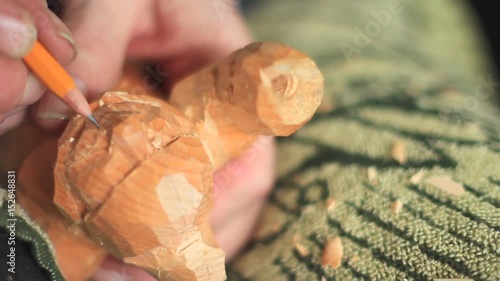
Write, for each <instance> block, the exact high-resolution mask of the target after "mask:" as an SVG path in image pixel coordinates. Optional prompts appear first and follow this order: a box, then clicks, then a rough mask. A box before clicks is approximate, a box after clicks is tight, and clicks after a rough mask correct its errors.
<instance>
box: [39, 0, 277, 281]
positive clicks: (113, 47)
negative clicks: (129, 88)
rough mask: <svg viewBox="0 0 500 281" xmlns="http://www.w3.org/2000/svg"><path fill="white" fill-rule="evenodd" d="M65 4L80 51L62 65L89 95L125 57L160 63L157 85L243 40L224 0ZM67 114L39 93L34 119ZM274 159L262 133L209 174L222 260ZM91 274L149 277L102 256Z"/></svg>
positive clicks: (257, 201) (109, 82) (263, 189)
mask: <svg viewBox="0 0 500 281" xmlns="http://www.w3.org/2000/svg"><path fill="white" fill-rule="evenodd" d="M67 3H68V6H66V7H64V12H63V13H62V19H63V21H64V22H65V23H66V25H67V26H68V28H69V30H71V32H72V35H73V38H74V39H75V42H76V45H77V46H78V56H77V58H76V59H75V60H74V61H73V62H72V63H71V64H70V65H69V66H68V67H67V69H68V71H69V72H70V73H71V74H72V75H73V76H74V77H76V78H78V81H79V86H80V87H82V89H81V90H83V92H84V93H86V94H87V95H88V97H89V99H93V98H94V97H95V96H96V95H98V94H100V93H102V92H104V91H107V90H110V89H111V88H112V87H114V86H115V83H116V81H117V80H118V79H119V78H120V76H121V70H122V67H123V62H124V60H125V59H127V58H135V59H141V60H148V61H152V62H157V63H158V64H157V65H158V66H159V67H158V68H157V65H153V68H152V70H153V71H155V72H156V73H154V74H152V75H153V76H154V77H153V78H154V79H156V80H154V81H151V79H149V80H148V82H149V83H148V84H145V85H144V86H145V87H151V86H152V85H155V84H154V83H152V82H158V84H157V87H161V82H167V83H172V82H173V81H175V80H177V79H178V78H179V77H182V76H184V75H186V74H188V73H189V72H193V71H195V70H197V69H198V68H199V67H201V66H204V65H206V64H208V63H211V62H214V61H215V60H217V59H219V58H222V57H224V56H226V55H227V54H229V53H231V52H232V51H234V50H236V49H238V48H240V47H243V46H245V45H246V44H247V43H249V36H248V33H247V31H246V28H245V26H244V24H243V21H242V20H241V19H240V17H239V15H238V13H237V11H236V10H235V9H236V7H234V4H233V2H231V1H230V0H227V1H226V0H223V1H218V2H217V3H216V4H217V5H214V3H213V1H207V0H182V1H181V0H168V1H167V0H141V1H121V0H72V1H68V2H67ZM221 5H226V6H225V7H226V8H227V10H224V9H222V10H221ZM222 8H223V7H222ZM164 73H168V76H165V75H164ZM158 79H159V80H158ZM162 79H164V80H165V81H162ZM148 90H151V89H148ZM67 112H68V108H67V107H66V106H65V105H64V104H62V103H61V102H60V101H59V100H58V99H56V98H55V97H53V96H44V97H43V98H42V99H41V100H40V101H39V102H38V103H37V104H36V106H35V107H34V108H33V112H32V113H33V115H34V117H35V118H36V121H37V122H38V123H39V124H40V125H42V126H44V127H46V128H53V127H57V126H60V124H61V122H60V121H59V120H54V119H52V117H54V116H56V117H57V116H61V114H62V115H64V114H66V113H67ZM273 161H274V145H273V141H272V138H261V139H259V140H258V141H257V142H256V143H255V145H254V146H252V147H251V148H250V149H249V150H248V151H247V152H246V153H245V154H244V155H243V156H242V157H240V158H239V159H237V160H233V162H231V163H230V168H226V167H223V168H222V169H221V170H219V171H218V172H217V173H216V174H215V176H214V182H215V187H214V189H215V207H214V209H213V211H212V213H211V222H212V228H213V231H214V233H215V236H216V239H217V241H218V242H219V244H220V246H221V248H222V249H223V250H224V251H225V253H226V257H227V259H230V258H231V257H232V256H234V255H235V254H236V253H237V252H238V251H239V250H240V249H241V247H242V246H243V245H244V243H245V241H247V240H248V238H249V235H250V233H251V229H252V227H253V226H254V223H255V221H256V218H257V216H258V214H259V212H260V209H261V207H262V204H263V202H264V200H265V198H266V196H267V193H268V191H269V189H270V188H271V186H272V181H273V173H274V171H273V167H274V162H273ZM228 167H229V166H228ZM120 278H121V279H120ZM127 278H128V279H127ZM93 280H96V281H97V280H99V281H100V280H106V281H109V280H113V281H119V280H140V281H148V280H154V279H153V278H152V277H151V276H150V275H148V274H147V273H146V272H145V271H143V270H142V269H139V268H137V267H133V266H130V265H124V264H123V263H121V262H119V261H117V260H114V259H108V260H107V261H106V262H105V263H104V265H103V267H102V268H101V269H100V270H99V271H98V272H96V274H95V275H94V278H93Z"/></svg>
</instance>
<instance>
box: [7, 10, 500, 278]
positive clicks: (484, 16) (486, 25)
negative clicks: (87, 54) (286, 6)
mask: <svg viewBox="0 0 500 281" xmlns="http://www.w3.org/2000/svg"><path fill="white" fill-rule="evenodd" d="M55 1H56V0H48V2H49V3H51V2H55ZM165 1H167V0H165ZM207 1H208V0H207ZM437 1H439V0H437ZM256 2H259V1H256V0H247V1H243V2H242V3H241V6H242V7H243V9H251V6H253V5H255V4H256ZM468 2H469V3H470V5H471V8H473V9H475V10H476V12H477V14H478V18H479V19H480V21H479V24H480V25H481V27H482V29H483V31H484V34H485V37H486V40H487V42H488V43H489V45H490V48H491V51H492V53H491V55H492V59H493V63H492V64H493V65H494V66H495V67H496V70H495V72H496V77H497V79H496V80H494V81H499V80H500V79H498V77H499V75H498V73H499V72H498V70H499V69H500V4H499V3H498V2H496V1H494V0H475V1H474V0H469V1H468ZM497 94H498V97H499V98H498V100H500V92H497ZM5 237H6V236H5V231H4V230H3V229H0V240H2V241H1V243H0V257H1V259H0V281H7V280H8V281H11V280H12V281H46V280H49V279H48V277H47V275H46V273H45V272H43V271H42V270H41V269H40V268H38V267H37V266H36V263H35V262H34V260H33V258H32V257H31V255H30V251H31V249H30V246H29V245H26V244H23V243H20V242H21V241H20V240H17V241H16V275H15V277H16V278H15V279H10V280H9V279H7V277H6V276H5V273H6V272H7V268H6V264H4V259H5V257H6V255H7V246H8V245H7V243H4V242H5V241H4V240H3V239H2V238H5Z"/></svg>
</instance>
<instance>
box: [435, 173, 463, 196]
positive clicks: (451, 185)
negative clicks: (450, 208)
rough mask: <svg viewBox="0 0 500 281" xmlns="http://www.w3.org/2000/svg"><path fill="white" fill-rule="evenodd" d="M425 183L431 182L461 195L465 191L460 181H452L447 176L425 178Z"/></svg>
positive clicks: (443, 189)
mask: <svg viewBox="0 0 500 281" xmlns="http://www.w3.org/2000/svg"><path fill="white" fill-rule="evenodd" d="M425 183H428V184H431V185H433V186H435V187H437V188H439V189H441V190H442V191H445V192H448V193H450V194H452V195H462V194H464V193H465V189H464V186H463V185H462V184H461V183H458V182H456V181H454V180H453V179H452V178H451V177H449V176H434V177H430V178H428V179H426V180H425Z"/></svg>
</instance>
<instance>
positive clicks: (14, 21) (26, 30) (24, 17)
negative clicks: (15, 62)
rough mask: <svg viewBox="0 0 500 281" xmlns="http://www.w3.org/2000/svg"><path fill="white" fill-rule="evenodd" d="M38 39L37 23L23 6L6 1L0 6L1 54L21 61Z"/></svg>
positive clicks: (10, 0)
mask: <svg viewBox="0 0 500 281" xmlns="http://www.w3.org/2000/svg"><path fill="white" fill-rule="evenodd" d="M36 37H37V31H36V27H35V23H34V21H33V18H32V17H31V15H30V13H29V12H28V11H27V10H26V9H24V8H23V7H22V6H21V4H19V3H18V2H15V1H12V0H6V1H5V2H2V5H0V54H3V55H6V56H9V57H11V58H16V59H20V58H22V57H23V56H24V55H26V54H27V53H28V52H29V50H31V48H32V46H33V44H34V43H35V40H36Z"/></svg>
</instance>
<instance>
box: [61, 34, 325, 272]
mask: <svg viewBox="0 0 500 281" xmlns="http://www.w3.org/2000/svg"><path fill="white" fill-rule="evenodd" d="M322 95H323V77H322V75H321V73H320V72H319V70H318V69H317V68H316V65H315V64H314V63H313V62H312V61H311V60H310V59H309V58H308V57H307V56H305V55H304V54H302V53H300V52H298V51H296V50H293V49H291V48H289V47H287V46H284V45H281V44H276V43H256V44H251V45H249V46H247V47H246V48H243V49H241V50H238V51H236V52H234V53H233V54H231V55H230V56H228V57H227V58H226V59H224V60H222V61H221V62H219V63H218V64H216V65H214V66H211V67H208V68H206V69H204V70H202V71H200V72H198V73H196V74H193V75H192V76H190V77H187V78H186V79H184V80H182V81H181V82H179V83H178V84H177V85H176V86H175V87H174V89H173V91H172V94H171V98H170V103H167V102H165V101H162V100H160V99H156V98H153V97H150V96H145V95H141V96H135V95H128V94H126V93H121V92H109V93H106V94H104V95H103V96H102V97H101V98H100V99H99V100H98V101H96V102H94V103H92V104H91V107H92V109H93V112H94V113H93V114H94V116H95V117H96V119H97V120H99V122H101V124H102V126H101V128H100V129H97V128H95V126H93V125H92V124H91V123H89V122H88V121H87V120H86V119H85V118H81V117H75V118H73V119H72V120H71V122H70V123H69V125H68V127H67V128H66V130H65V132H64V134H63V135H62V137H61V138H60V140H59V148H58V156H57V164H56V167H55V171H54V176H55V193H54V203H55V204H56V206H57V207H58V208H59V210H60V212H61V213H62V214H64V216H65V217H66V218H67V220H68V222H69V224H71V225H72V227H79V228H81V229H82V230H83V231H84V232H85V233H87V234H88V236H89V237H91V238H92V239H93V240H94V241H96V242H97V243H99V244H100V245H101V246H103V247H104V248H106V250H107V251H108V252H110V253H111V254H113V255H114V256H115V257H117V258H120V259H122V260H124V261H125V262H127V263H131V264H135V265H138V266H140V267H143V268H145V269H146V270H148V271H149V272H151V273H152V274H154V275H155V276H157V277H158V278H159V279H160V280H167V279H169V280H170V279H174V280H224V279H225V270H224V253H223V251H222V250H221V249H219V247H218V245H217V243H216V242H215V240H214V238H213V234H212V231H211V229H210V226H209V224H208V213H209V211H210V209H211V206H212V204H213V200H212V174H213V171H214V170H216V169H217V168H219V167H221V165H223V164H224V163H225V162H226V161H227V160H229V159H230V158H232V157H236V156H238V155H239V154H241V153H242V152H243V151H244V149H245V148H247V147H248V146H249V145H250V144H251V143H252V142H253V141H255V139H256V138H257V137H258V135H277V136H287V135H290V134H291V133H293V132H294V131H296V130H297V129H298V128H300V127H301V126H302V125H304V124H305V123H306V122H307V121H308V120H309V119H310V118H311V116H312V115H313V113H314V112H315V110H316V109H317V107H318V106H319V104H320V102H321V99H322Z"/></svg>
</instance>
